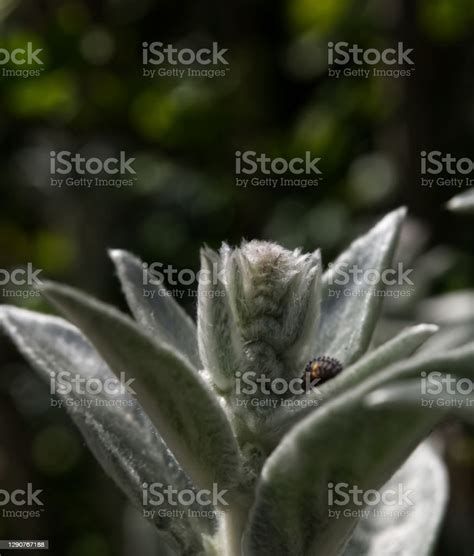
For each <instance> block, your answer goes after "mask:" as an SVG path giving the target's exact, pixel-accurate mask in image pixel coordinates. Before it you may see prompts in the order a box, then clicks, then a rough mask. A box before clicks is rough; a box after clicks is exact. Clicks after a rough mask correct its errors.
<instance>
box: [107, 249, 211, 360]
mask: <svg viewBox="0 0 474 556" xmlns="http://www.w3.org/2000/svg"><path fill="white" fill-rule="evenodd" d="M110 257H111V258H112V260H113V262H114V264H115V267H116V269H117V274H118V277H119V279H120V282H121V284H122V288H123V291H124V293H125V297H126V298H127V301H128V305H129V307H130V310H131V311H132V313H133V315H134V317H135V318H136V320H137V321H138V323H139V324H140V325H141V326H143V327H144V329H145V330H147V331H148V332H150V333H151V334H152V335H153V336H154V337H155V339H156V340H157V341H159V342H165V343H167V344H169V345H170V346H172V347H173V348H174V349H176V350H177V351H179V352H180V353H182V354H183V355H185V356H186V357H187V358H188V359H189V361H190V362H191V363H192V365H193V366H194V367H196V368H197V369H199V368H200V365H201V362H200V359H199V353H198V345H197V335H196V326H195V324H194V322H193V321H192V319H191V318H190V317H189V316H188V315H187V314H186V312H185V311H184V309H183V308H182V307H181V306H180V305H179V304H178V303H176V301H175V300H174V299H173V297H172V296H170V295H169V292H168V290H167V289H166V288H165V286H164V285H163V284H162V283H161V282H160V283H155V282H156V280H157V279H156V277H154V276H152V275H151V274H150V273H149V271H148V270H147V269H144V267H143V263H142V261H141V260H140V259H138V258H137V257H135V256H134V255H132V254H131V253H128V252H127V251H122V250H119V249H113V250H111V251H110ZM144 275H145V276H146V277H147V281H146V283H144V282H145V280H144ZM151 280H153V282H151Z"/></svg>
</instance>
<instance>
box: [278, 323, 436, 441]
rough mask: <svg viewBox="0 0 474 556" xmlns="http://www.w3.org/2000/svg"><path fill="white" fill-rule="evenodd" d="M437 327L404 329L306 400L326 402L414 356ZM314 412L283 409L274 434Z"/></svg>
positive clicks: (308, 395) (428, 325) (307, 408)
mask: <svg viewBox="0 0 474 556" xmlns="http://www.w3.org/2000/svg"><path fill="white" fill-rule="evenodd" d="M437 330H438V327H437V326H434V325H431V324H419V325H416V326H412V327H409V328H406V329H405V330H402V331H401V332H400V333H399V334H398V335H397V336H395V338H393V339H392V340H389V341H388V342H386V343H384V344H382V345H381V346H379V347H378V348H376V349H374V350H373V351H370V352H369V353H367V354H365V355H364V356H363V357H362V358H361V359H359V361H357V362H356V363H353V364H352V365H350V366H349V367H347V369H344V370H343V372H342V373H341V374H339V375H338V376H336V377H335V378H333V379H332V380H330V381H328V382H327V383H325V384H322V385H321V386H319V387H317V388H315V389H314V390H313V391H312V392H309V393H308V394H306V399H307V400H308V401H310V402H311V401H313V402H319V403H318V405H321V404H323V403H324V402H325V400H330V399H331V398H333V397H335V396H336V395H339V394H340V393H342V392H344V391H346V390H349V389H350V388H353V387H354V386H355V385H357V384H360V383H361V382H363V381H364V380H365V379H367V378H369V377H371V376H374V375H375V374H376V373H377V372H378V371H380V370H382V369H384V368H386V367H388V366H390V365H392V364H394V363H396V362H398V361H402V360H403V359H406V358H408V357H410V356H411V355H412V354H413V353H414V352H415V351H416V350H417V349H418V348H419V347H420V346H422V345H423V343H424V342H426V340H427V339H428V338H430V337H431V336H432V335H433V334H435V333H436V332H437ZM312 411H314V405H312V404H308V407H302V408H300V407H298V406H296V410H288V409H286V408H285V411H279V412H278V414H277V415H276V416H275V418H274V419H273V420H272V421H271V423H270V426H271V428H272V431H271V432H270V435H271V436H274V435H276V436H278V437H280V436H281V435H282V433H283V432H286V431H287V430H288V429H289V427H290V426H292V425H294V424H295V423H296V422H298V421H299V420H301V419H302V418H303V417H304V416H306V415H307V414H308V413H311V412H312Z"/></svg>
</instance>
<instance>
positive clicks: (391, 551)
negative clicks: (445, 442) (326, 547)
mask: <svg viewBox="0 0 474 556" xmlns="http://www.w3.org/2000/svg"><path fill="white" fill-rule="evenodd" d="M400 485H401V487H402V490H403V493H404V494H405V498H406V502H404V503H400V504H393V503H392V504H384V503H383V502H382V501H380V503H378V504H377V505H376V506H370V507H366V508H365V510H366V511H367V512H368V513H365V512H364V517H362V519H361V520H360V521H359V523H358V525H357V527H356V528H355V530H354V534H353V535H352V537H351V539H350V541H349V544H348V546H347V548H346V550H345V551H344V553H343V556H379V555H380V554H384V556H429V555H430V554H431V552H432V550H433V548H434V544H435V542H436V537H437V533H438V529H439V527H440V525H441V522H442V518H443V514H444V510H445V506H446V502H447V498H448V479H447V474H446V470H445V467H444V464H443V462H442V460H441V459H440V457H439V456H438V454H437V453H436V452H435V451H434V449H433V448H432V447H431V446H430V445H429V444H427V443H423V444H421V445H420V446H419V447H418V448H417V449H416V450H415V451H414V452H413V454H412V455H411V456H410V457H409V458H408V459H407V461H406V462H405V463H404V464H403V466H402V467H401V468H400V469H399V470H398V471H397V472H396V473H395V475H393V477H392V478H391V479H390V480H389V481H388V482H387V483H385V485H384V486H383V487H382V488H381V489H380V494H381V495H383V493H384V492H390V491H391V492H399V489H400ZM410 491H411V492H410ZM391 492H390V496H392V495H391ZM392 498H393V497H392ZM392 498H390V500H392ZM401 498H402V500H403V496H402V497H401Z"/></svg>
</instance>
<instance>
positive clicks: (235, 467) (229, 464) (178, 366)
mask: <svg viewBox="0 0 474 556" xmlns="http://www.w3.org/2000/svg"><path fill="white" fill-rule="evenodd" d="M42 291H43V293H44V294H45V295H46V296H47V298H48V299H49V300H50V301H51V302H52V303H54V304H55V305H56V306H57V307H58V308H59V309H60V310H61V311H62V312H63V313H64V314H65V315H66V316H67V317H68V318H69V319H70V320H71V321H73V322H74V324H76V325H77V326H78V327H79V328H80V329H81V330H82V331H83V332H84V333H85V334H86V335H87V336H88V337H89V339H90V340H91V341H92V343H93V344H94V346H95V347H96V349H97V351H98V352H99V353H100V355H101V356H102V357H103V359H104V360H105V361H106V362H107V363H108V364H109V366H110V368H111V369H112V371H113V372H114V373H115V374H116V375H119V374H120V373H124V374H125V376H126V377H127V378H133V379H135V381H134V382H133V388H134V390H135V391H136V393H137V397H138V399H139V401H140V403H141V404H142V406H143V408H144V410H145V411H146V412H147V415H148V416H149V417H150V419H151V421H152V422H153V424H154V425H155V426H156V428H157V430H158V432H159V433H160V435H161V436H162V438H163V440H164V441H165V442H166V445H167V446H168V448H169V449H170V450H171V451H172V453H173V454H174V456H175V457H176V459H177V460H178V462H179V464H180V465H181V467H182V468H183V469H184V471H185V472H186V473H187V474H188V475H189V477H190V478H191V479H192V481H193V483H194V484H195V485H196V486H197V487H198V488H208V489H211V490H212V485H213V483H216V484H217V485H218V486H219V488H222V489H231V488H232V487H233V486H235V483H236V482H237V480H238V476H239V472H240V456H239V451H238V447H237V442H236V440H235V437H234V435H233V432H232V429H231V426H230V423H229V421H228V419H227V416H226V414H225V412H224V410H223V408H222V407H221V405H220V403H219V401H218V399H217V398H216V397H215V395H214V394H213V393H212V392H211V390H210V389H209V387H208V386H207V384H206V383H205V382H204V380H203V379H202V378H201V377H200V376H199V374H198V373H197V372H196V369H194V368H192V367H191V365H190V363H189V362H188V360H187V359H186V358H184V357H183V356H181V355H180V354H178V353H176V352H174V351H173V350H172V349H171V348H169V347H168V346H165V345H160V344H158V343H156V342H155V341H154V340H153V338H151V337H150V336H148V335H147V334H145V333H144V332H142V331H141V330H140V329H139V328H138V326H137V325H136V323H135V322H133V321H132V320H131V319H129V318H128V317H127V316H126V315H124V314H122V313H120V312H119V311H117V310H116V309H115V308H113V307H110V306H109V305H106V304H104V303H102V302H100V301H98V300H96V299H94V298H92V297H90V296H87V295H85V294H83V293H81V292H79V291H77V290H74V289H73V288H68V287H65V286H60V285H57V284H52V283H48V282H46V283H44V284H43V287H42Z"/></svg>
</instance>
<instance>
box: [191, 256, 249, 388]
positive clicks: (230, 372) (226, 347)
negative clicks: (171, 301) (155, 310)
mask: <svg viewBox="0 0 474 556" xmlns="http://www.w3.org/2000/svg"><path fill="white" fill-rule="evenodd" d="M226 249H228V248H227V246H224V247H223V249H222V253H223V255H222V256H224V253H225V252H226ZM222 269H223V267H222V261H221V257H220V256H219V254H218V253H216V252H215V251H212V250H211V249H209V248H205V249H202V250H201V270H202V271H204V272H203V274H202V276H203V279H201V280H200V281H199V290H198V343H199V351H200V354H201V359H202V361H203V364H204V367H205V368H206V370H207V371H209V373H210V375H211V376H212V379H213V381H214V383H215V384H216V386H217V388H218V389H219V390H220V391H221V392H223V393H227V392H229V391H230V390H231V389H232V387H233V384H234V380H235V373H236V371H237V370H238V368H239V367H238V364H239V362H238V358H239V353H240V345H239V342H240V340H239V339H238V338H237V335H236V334H232V331H233V328H234V327H233V323H232V314H231V311H230V307H229V301H228V296H227V292H226V289H225V287H224V284H223V283H222V281H219V280H217V279H215V278H214V277H216V276H217V273H221V272H222ZM205 275H206V276H207V278H206V279H205V278H204V276H205ZM209 276H212V277H213V280H209V278H208V277H209Z"/></svg>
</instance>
